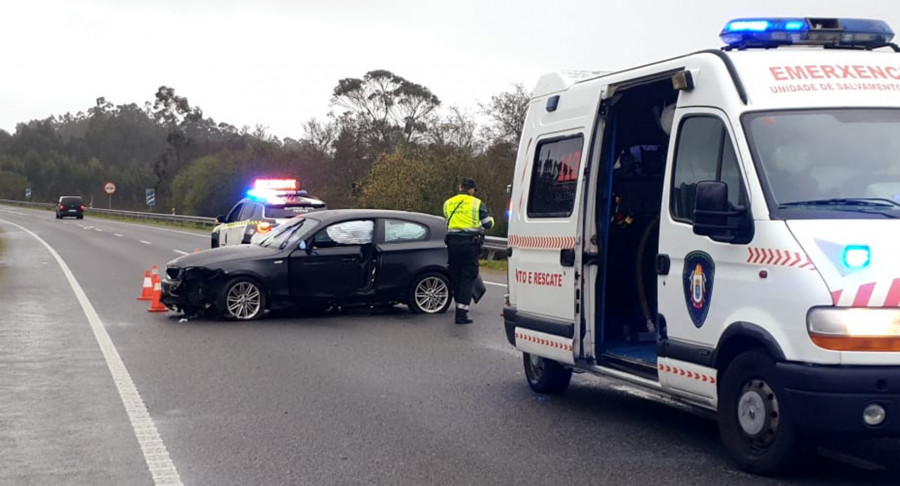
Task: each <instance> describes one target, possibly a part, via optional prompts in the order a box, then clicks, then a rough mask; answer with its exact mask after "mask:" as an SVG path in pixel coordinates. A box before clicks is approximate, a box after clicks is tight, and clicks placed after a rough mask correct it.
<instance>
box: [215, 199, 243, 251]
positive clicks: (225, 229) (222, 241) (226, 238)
mask: <svg viewBox="0 0 900 486" xmlns="http://www.w3.org/2000/svg"><path fill="white" fill-rule="evenodd" d="M244 205H245V203H244V202H239V203H237V204H235V205H234V207H233V208H231V211H229V212H228V215H227V216H225V220H224V221H222V224H221V225H220V226H219V246H228V245H237V244H239V243H240V239H238V240H235V239H234V236H233V234H234V231H233V229H234V228H233V227H234V223H236V222H237V221H238V219H239V218H240V216H241V211H242V210H243V209H244Z"/></svg>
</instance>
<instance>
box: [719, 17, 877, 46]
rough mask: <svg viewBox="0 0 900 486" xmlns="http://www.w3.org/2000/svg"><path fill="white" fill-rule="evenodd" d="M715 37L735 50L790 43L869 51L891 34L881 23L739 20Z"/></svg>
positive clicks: (829, 20)
mask: <svg viewBox="0 0 900 486" xmlns="http://www.w3.org/2000/svg"><path fill="white" fill-rule="evenodd" d="M719 37H720V38H721V39H722V41H723V42H725V43H726V44H727V45H728V47H731V48H736V49H745V48H748V47H763V48H768V47H777V46H780V45H794V44H796V45H819V46H830V47H855V48H867V49H873V48H876V47H881V46H884V45H887V44H888V43H890V42H891V39H893V38H894V32H893V31H892V30H891V28H890V27H888V25H887V23H885V22H884V21H882V20H869V19H838V18H743V19H734V20H732V21H730V22H728V23H727V24H726V25H725V28H724V29H722V32H721V33H720V34H719Z"/></svg>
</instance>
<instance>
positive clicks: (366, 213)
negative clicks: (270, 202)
mask: <svg viewBox="0 0 900 486" xmlns="http://www.w3.org/2000/svg"><path fill="white" fill-rule="evenodd" d="M299 217H303V218H310V219H315V220H318V221H321V222H322V223H326V224H327V223H330V222H333V221H338V220H342V219H352V218H367V219H368V218H396V219H407V220H410V221H417V222H420V223H423V224H427V225H429V226H440V227H443V226H444V218H442V217H440V216H435V215H433V214H425V213H416V212H412V211H398V210H394V209H323V210H320V211H315V212H311V213H306V214H304V215H302V216H299Z"/></svg>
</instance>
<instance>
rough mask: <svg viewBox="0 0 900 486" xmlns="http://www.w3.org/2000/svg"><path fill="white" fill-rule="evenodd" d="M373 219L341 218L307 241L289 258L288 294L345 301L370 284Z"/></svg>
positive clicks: (298, 296) (367, 287)
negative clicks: (303, 248)
mask: <svg viewBox="0 0 900 486" xmlns="http://www.w3.org/2000/svg"><path fill="white" fill-rule="evenodd" d="M374 233H375V222H374V221H373V220H370V219H358V220H350V221H341V222H338V223H333V224H331V225H328V226H326V227H325V228H322V229H321V230H319V231H317V232H316V233H315V234H314V235H313V236H312V238H310V239H309V240H307V242H306V249H305V251H296V252H294V253H293V254H292V255H291V258H290V263H289V264H290V279H291V294H292V295H293V296H295V297H297V298H301V299H313V300H335V301H344V300H349V299H352V298H353V297H354V296H357V295H359V294H361V293H364V292H365V291H366V290H367V289H369V288H370V287H371V285H370V284H371V281H372V279H373V277H374V275H373V269H374V265H373V258H374Z"/></svg>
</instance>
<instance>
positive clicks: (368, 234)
mask: <svg viewBox="0 0 900 486" xmlns="http://www.w3.org/2000/svg"><path fill="white" fill-rule="evenodd" d="M374 234H375V222H374V221H371V220H356V221H344V222H341V223H336V224H333V225H331V226H328V227H327V228H325V229H324V230H322V231H319V232H318V233H316V235H315V236H314V237H313V246H314V247H316V248H334V247H338V246H358V245H365V244H368V243H372V240H373V235H374Z"/></svg>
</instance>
